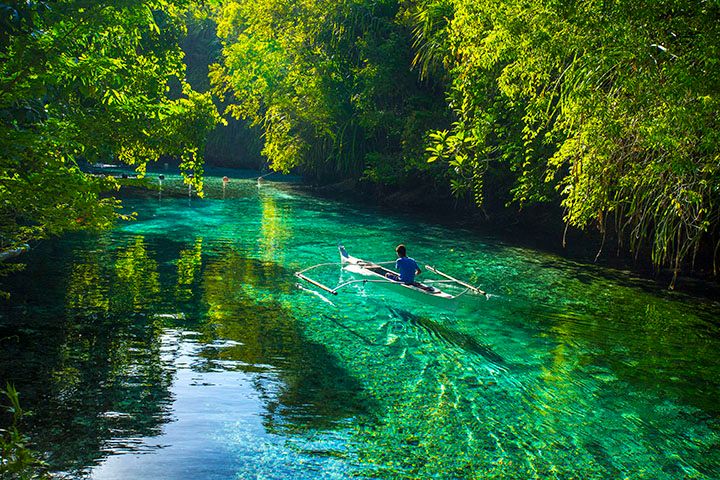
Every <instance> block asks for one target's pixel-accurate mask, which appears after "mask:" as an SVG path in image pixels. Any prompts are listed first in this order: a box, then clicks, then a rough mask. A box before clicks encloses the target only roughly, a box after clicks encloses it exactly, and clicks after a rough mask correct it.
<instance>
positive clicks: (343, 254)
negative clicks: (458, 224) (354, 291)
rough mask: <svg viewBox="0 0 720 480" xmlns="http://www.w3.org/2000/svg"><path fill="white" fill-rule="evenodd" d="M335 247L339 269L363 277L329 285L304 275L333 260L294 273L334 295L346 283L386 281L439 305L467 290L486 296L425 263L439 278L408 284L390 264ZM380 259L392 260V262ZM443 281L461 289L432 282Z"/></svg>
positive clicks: (386, 283) (389, 285) (406, 292)
mask: <svg viewBox="0 0 720 480" xmlns="http://www.w3.org/2000/svg"><path fill="white" fill-rule="evenodd" d="M338 249H339V251H340V265H341V267H342V269H343V270H344V271H347V272H350V273H354V274H357V275H361V276H363V277H365V278H363V279H354V280H350V281H346V282H343V283H340V284H339V285H337V286H335V287H328V286H326V285H324V284H322V283H320V282H319V281H317V280H315V279H312V278H310V277H308V276H307V275H305V273H306V272H308V271H310V270H312V269H315V268H318V267H322V266H327V265H336V264H334V263H321V264H318V265H313V266H311V267H308V268H306V269H304V270H300V271H299V272H295V276H296V277H297V278H299V279H301V280H304V281H306V282H308V283H310V284H311V285H314V286H316V287H318V288H320V289H322V290H325V291H326V292H329V293H331V294H333V295H337V294H338V290H339V289H341V288H344V287H346V286H348V285H352V284H357V283H377V284H380V285H386V286H388V287H391V288H392V289H393V291H394V292H395V293H398V294H401V295H405V296H411V297H414V298H422V299H424V300H433V301H432V303H434V304H439V305H444V304H448V306H449V304H453V303H454V302H453V301H454V300H456V299H457V298H459V297H461V296H463V295H466V294H476V295H484V296H486V297H487V294H486V293H485V292H484V291H482V290H480V289H479V288H477V287H474V286H472V285H470V284H468V283H466V282H463V281H461V280H458V279H456V278H453V277H451V276H450V275H447V274H445V273H443V272H441V271H439V270H437V269H435V268H433V267H431V266H429V265H426V267H425V268H426V269H427V270H428V271H430V272H432V273H434V274H436V275H438V276H439V277H442V279H441V280H426V281H425V282H414V283H411V284H407V283H404V282H401V281H399V280H398V279H399V275H398V273H397V272H395V271H393V270H391V269H389V268H385V267H383V266H382V264H381V263H375V262H369V261H366V260H362V259H360V258H357V257H353V256H351V255H350V254H348V253H347V250H346V249H345V247H343V246H339V247H338ZM382 263H383V264H387V263H392V264H394V263H395V262H382ZM443 284H444V285H454V286H455V289H456V290H457V289H458V288H459V289H460V290H459V291H458V292H457V293H455V294H451V293H449V292H446V291H443V290H441V289H440V288H438V287H436V286H435V285H443Z"/></svg>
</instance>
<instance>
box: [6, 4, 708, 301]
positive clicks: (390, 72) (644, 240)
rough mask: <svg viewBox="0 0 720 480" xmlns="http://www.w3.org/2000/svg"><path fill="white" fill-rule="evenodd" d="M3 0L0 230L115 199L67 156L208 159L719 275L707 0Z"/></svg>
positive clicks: (20, 234) (73, 219)
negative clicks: (449, 208) (448, 208)
mask: <svg viewBox="0 0 720 480" xmlns="http://www.w3.org/2000/svg"><path fill="white" fill-rule="evenodd" d="M0 7H1V8H2V12H3V15H2V17H0V30H1V31H2V32H3V35H2V36H1V37H0V56H1V57H2V58H3V59H4V60H5V61H3V62H2V63H1V66H0V166H1V167H2V168H1V169H0V250H1V251H13V250H14V249H17V248H20V246H22V245H24V244H29V243H31V242H32V241H34V240H38V239H43V238H48V237H52V236H57V235H60V234H62V233H65V232H72V231H79V230H102V229H107V228H111V226H112V225H113V222H114V221H116V220H118V219H124V218H126V217H124V216H123V214H122V213H121V205H120V200H118V199H117V198H116V196H115V193H117V191H118V189H119V188H120V184H119V183H118V181H117V180H116V179H113V178H109V177H95V176H91V175H87V174H86V173H84V172H83V171H82V169H81V168H80V167H79V165H80V164H81V163H83V162H88V163H90V164H92V163H122V164H125V165H129V166H130V167H132V168H135V169H136V170H137V171H138V173H143V172H145V170H146V168H147V165H148V164H150V163H153V162H158V161H165V160H166V159H173V162H175V163H177V164H179V167H180V170H181V172H182V173H183V178H184V180H183V181H184V183H185V184H186V185H188V186H189V187H190V188H192V190H193V191H196V192H197V193H198V195H202V194H203V190H202V174H203V165H204V161H205V158H208V159H212V163H223V162H224V163H226V164H229V165H232V166H235V167H254V168H258V166H261V165H266V166H267V167H268V168H270V169H271V170H273V171H278V172H284V173H288V172H293V173H297V174H300V175H302V176H304V177H305V178H308V179H311V181H313V182H316V183H317V184H318V185H335V187H332V188H337V189H340V188H341V187H342V185H346V186H349V187H350V188H349V189H350V190H354V189H355V187H357V186H359V187H357V188H361V189H362V191H363V192H365V193H367V192H370V193H372V194H373V195H375V196H379V197H382V200H383V202H385V203H389V204H394V205H398V204H401V203H415V204H420V205H419V206H420V208H430V207H432V205H433V204H435V203H436V202H440V203H442V204H443V205H453V207H455V205H457V206H458V208H460V209H461V211H462V212H470V213H468V217H469V219H471V220H472V221H476V222H477V223H479V224H481V227H480V228H482V225H485V224H487V225H498V224H499V225H500V226H503V227H504V226H506V225H514V224H518V225H523V228H526V227H534V226H535V225H540V226H544V225H546V224H549V225H550V227H549V228H541V229H538V230H535V231H533V234H537V235H538V236H547V235H550V236H551V238H552V236H555V235H560V244H561V245H563V244H572V242H566V240H568V238H569V237H572V238H570V240H573V239H576V238H579V239H580V240H579V241H581V242H587V243H588V244H589V245H594V244H595V243H597V239H598V238H599V243H600V244H601V245H602V246H601V247H598V248H594V249H595V250H596V252H601V253H600V255H599V256H598V259H599V260H601V261H607V262H612V261H613V260H612V258H613V255H614V253H613V252H619V253H620V256H621V257H627V258H633V259H634V260H633V264H634V265H636V266H639V268H641V269H643V270H644V269H646V266H647V265H650V266H652V267H651V270H654V271H656V272H659V274H660V275H661V276H664V274H665V272H668V271H670V272H672V276H671V279H670V280H669V282H668V283H669V285H670V287H671V288H673V287H674V285H675V283H676V279H677V278H678V276H680V275H688V274H692V275H697V276H698V277H700V278H707V279H710V280H712V279H717V274H718V266H719V265H720V261H719V260H720V164H719V163H718V158H720V148H719V146H720V124H719V123H718V118H717V111H718V110H720V70H718V69H717V68H715V67H716V63H717V57H718V52H720V42H719V41H718V38H720V23H718V22H717V21H715V20H716V19H717V18H718V16H720V5H718V4H717V2H701V3H697V2H686V1H680V0H672V1H671V0H667V1H662V2H660V3H658V2H639V3H638V2H635V1H629V0H627V1H626V0H623V1H620V2H615V3H613V4H603V3H592V2H591V3H587V2H586V3H583V4H581V5H574V4H573V5H564V4H553V3H550V4H548V3H547V2H544V1H542V0H532V1H530V3H528V2H520V1H519V0H479V1H478V0H413V1H410V2H398V1H395V0H383V1H381V2H376V1H365V0H353V1H345V0H342V1H340V2H335V3H327V2H319V1H317V2H316V1H313V2H306V3H303V4H302V5H298V4H296V2H293V1H291V0H279V1H277V2H274V3H273V4H272V5H264V4H257V3H255V2H251V1H248V0H214V1H211V2H195V1H193V0H181V1H176V2H172V4H168V3H167V2H159V1H155V0H130V1H128V2H124V3H123V5H122V6H118V5H116V4H115V3H113V2H107V1H99V2H93V3H92V4H88V3H87V2H84V1H80V0H64V1H62V2H50V1H37V2H30V3H22V2H21V3H8V4H5V3H2V4H0ZM106 32H113V34H112V35H107V34H106ZM223 158H224V160H222V161H221V160H219V159H223ZM417 191H419V192H423V194H422V195H419V196H415V195H414V194H413V193H412V192H417ZM438 199H439V200H438ZM423 202H425V204H426V205H423ZM427 204H429V206H427ZM498 219H499V223H494V222H497V221H498ZM556 225H558V226H557V227H556ZM561 231H562V232H564V233H560V232H561ZM577 232H580V233H577ZM568 236H569V237H568ZM538 240H539V241H541V242H544V241H545V240H544V239H538ZM0 268H2V269H3V270H4V269H5V268H6V265H2V266H0Z"/></svg>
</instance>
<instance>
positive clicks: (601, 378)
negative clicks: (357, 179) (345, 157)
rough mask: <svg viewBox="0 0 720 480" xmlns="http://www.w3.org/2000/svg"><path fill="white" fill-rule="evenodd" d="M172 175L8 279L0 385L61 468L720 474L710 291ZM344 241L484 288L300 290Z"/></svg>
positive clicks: (300, 198)
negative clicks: (468, 293)
mask: <svg viewBox="0 0 720 480" xmlns="http://www.w3.org/2000/svg"><path fill="white" fill-rule="evenodd" d="M167 177H168V178H167V179H166V181H165V184H164V195H163V196H162V197H159V196H158V194H156V193H152V194H148V195H141V196H137V197H130V198H128V199H126V205H127V208H128V209H131V210H133V211H136V212H137V220H136V221H134V222H130V223H124V224H121V225H119V226H118V227H117V228H116V229H114V230H113V231H110V232H107V233H104V234H101V235H72V236H67V237H65V238H62V239H60V240H56V241H48V242H44V243H42V244H40V245H38V246H37V248H35V249H34V250H33V251H31V252H30V253H29V254H27V255H25V256H24V257H23V258H22V260H23V261H24V262H26V263H27V264H28V267H27V268H26V270H25V271H24V272H21V273H19V274H16V275H13V276H12V277H9V278H8V279H7V280H6V281H5V285H4V289H5V290H7V291H9V292H10V294H11V297H10V299H9V300H7V301H4V303H3V306H2V310H0V358H1V359H2V363H1V364H0V380H2V381H3V382H4V381H5V380H11V381H13V382H14V383H15V385H16V387H17V388H18V389H19V390H20V391H21V392H22V399H23V402H24V404H25V406H26V407H29V408H30V409H31V410H33V411H34V416H33V417H31V419H30V423H29V424H28V425H27V429H29V432H28V433H30V434H31V435H32V437H33V439H34V441H35V446H36V448H38V449H40V450H43V451H46V452H47V453H48V461H49V462H50V465H51V466H52V468H53V470H54V471H55V472H56V473H57V475H58V476H60V475H65V476H69V477H73V478H76V477H87V478H95V479H127V478H136V479H142V478H152V479H157V478H177V479H182V478H188V479H191V478H192V479H195V478H208V479H215V478H217V479H226V478H268V479H271V478H277V479H282V478H293V479H295V478H308V479H311V478H347V477H352V476H355V477H368V478H493V477H497V478H501V477H503V478H625V477H629V478H648V479H665V478H667V479H671V478H672V479H674V478H707V479H710V478H718V477H720V450H719V449H717V445H718V442H719V441H720V421H719V414H720V406H718V403H717V398H718V393H720V389H719V383H720V360H718V356H717V352H718V351H720V335H718V333H720V332H719V325H718V318H720V315H719V313H720V305H718V304H717V303H716V302H712V301H708V300H703V299H698V298H692V297H688V296H684V295H681V294H678V293H671V292H667V291H664V290H663V289H661V288H658V287H657V286H656V285H654V284H652V283H650V282H648V281H645V280H639V279H635V278H632V277H631V276H630V275H629V274H627V273H624V272H618V271H613V270H606V269H602V268H598V267H596V266H589V265H585V264H577V263H573V262H571V261H568V260H563V259H561V258H559V257H556V256H554V255H550V254H546V253H542V252H539V251H534V250H530V249H525V248H520V247H514V246H512V245H508V244H506V243H502V242H500V241H498V240H496V239H493V238H489V237H479V236H478V235H477V234H473V233H470V232H466V231H463V230H457V229H450V228H447V227H444V226H438V225H436V224H431V223H425V222H423V221H421V220H419V219H418V218H416V217H412V216H402V217H400V216H392V215H388V214H386V213H383V212H379V211H377V210H374V209H371V208H366V207H362V208H361V207H354V206H351V205H347V204H342V203H337V202H332V201H328V200H322V199H318V198H315V197H313V196H310V195H308V194H306V193H303V192H302V191H301V190H299V189H298V188H296V187H295V186H294V185H293V184H292V183H281V182H275V181H268V182H265V183H264V184H262V185H261V186H260V187H258V185H257V183H256V181H255V180H254V179H245V180H243V179H233V180H232V181H231V182H230V184H228V185H227V187H226V188H225V189H223V188H222V182H221V180H220V177H209V178H208V183H207V198H206V199H203V200H200V199H197V198H195V197H193V198H192V199H189V198H188V197H187V196H183V195H180V196H177V195H175V196H173V195H170V194H171V193H173V192H175V193H177V192H182V187H181V186H180V183H179V179H178V178H177V177H175V176H173V175H167ZM339 242H342V243H344V244H345V245H346V247H347V248H348V250H349V251H350V253H351V254H353V255H356V256H359V257H362V258H367V259H373V260H376V261H383V260H392V259H393V257H394V252H393V250H394V247H395V245H396V244H398V243H401V242H403V243H406V244H407V245H408V247H409V250H410V251H409V253H410V255H411V256H413V257H415V258H416V259H417V260H419V261H420V263H421V264H422V263H432V264H433V265H435V266H436V267H437V268H440V269H441V270H443V271H447V272H448V273H451V274H452V275H454V276H456V277H460V278H463V279H468V280H470V281H471V282H473V283H476V284H478V285H479V286H480V287H481V288H482V289H484V290H487V291H488V292H490V293H492V295H491V297H490V299H489V300H485V299H484V298H482V297H480V298H475V299H473V300H471V301H467V302H465V303H464V304H463V305H462V306H461V307H460V308H459V309H457V310H455V311H452V310H445V309H439V308H437V306H434V305H429V304H424V303H422V302H417V301H413V299H411V298H406V297H396V296H394V295H392V292H391V291H388V290H387V289H382V288H377V287H378V286H376V285H371V284H368V285H362V284H358V285H354V286H352V287H349V288H348V289H347V290H346V291H344V292H342V293H341V294H340V295H338V296H336V297H334V296H331V295H328V294H324V292H318V291H314V290H311V289H301V288H298V287H297V285H296V279H295V277H294V276H293V272H294V271H296V270H298V269H300V268H303V267H306V266H309V265H312V264H316V263H321V262H335V261H337V244H338V243H339ZM313 275H314V276H315V277H316V278H317V279H319V280H321V281H322V282H324V283H327V284H332V285H334V284H337V283H338V282H339V281H341V280H344V279H347V278H348V274H347V273H343V272H341V271H340V270H339V268H338V267H337V266H332V265H331V266H328V267H324V268H321V269H318V270H315V271H314V272H313ZM306 287H310V286H309V285H306ZM321 293H322V294H321Z"/></svg>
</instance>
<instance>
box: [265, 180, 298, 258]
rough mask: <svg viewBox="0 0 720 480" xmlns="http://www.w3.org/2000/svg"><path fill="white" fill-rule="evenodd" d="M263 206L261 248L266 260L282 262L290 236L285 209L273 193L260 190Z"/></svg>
mask: <svg viewBox="0 0 720 480" xmlns="http://www.w3.org/2000/svg"><path fill="white" fill-rule="evenodd" d="M258 192H259V194H258V195H259V198H260V207H261V227H260V239H259V242H260V249H261V252H262V258H263V260H266V261H274V262H278V263H282V262H283V259H284V258H285V252H286V251H287V248H286V245H285V242H286V241H287V239H288V238H289V237H290V234H291V232H290V228H289V223H288V221H287V218H286V214H285V210H284V208H283V207H282V206H278V204H277V202H276V199H275V197H274V196H273V194H272V193H269V192H266V191H264V190H262V189H259V190H258Z"/></svg>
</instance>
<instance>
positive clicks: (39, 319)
mask: <svg viewBox="0 0 720 480" xmlns="http://www.w3.org/2000/svg"><path fill="white" fill-rule="evenodd" d="M272 222H273V223H272V225H274V226H273V227H272V228H270V227H267V228H264V229H263V232H265V233H264V235H267V239H268V242H270V243H269V244H273V245H279V244H277V243H276V242H277V241H279V240H278V239H281V238H283V234H282V233H280V229H281V227H279V225H280V223H277V222H275V221H272ZM263 238H265V237H263ZM97 241H98V240H97V239H96V238H90V239H86V240H83V241H80V242H78V241H77V239H75V240H74V242H73V243H75V244H76V248H75V249H74V250H73V251H72V252H70V253H69V254H68V255H66V256H63V257H62V260H61V261H59V262H57V263H55V264H54V265H52V270H53V273H52V276H54V277H55V278H63V277H65V278H67V283H66V284H63V283H61V282H50V283H49V284H48V285H46V286H45V287H47V288H45V287H42V288H37V289H29V290H23V289H20V290H16V291H14V292H13V304H12V305H17V304H18V303H20V304H25V305H32V307H30V308H26V309H25V311H22V312H21V314H20V315H17V313H18V311H17V308H16V307H13V306H12V305H8V304H6V305H5V308H6V309H7V308H11V309H14V311H13V312H12V314H13V322H14V323H13V325H11V326H9V327H8V328H9V329H10V330H13V329H18V328H20V326H22V328H23V329H26V330H27V329H30V330H32V335H29V336H25V337H18V338H17V339H16V340H15V341H14V348H13V349H12V350H7V349H4V350H3V355H2V358H1V359H2V367H0V377H1V378H2V380H3V381H5V380H13V381H15V382H16V384H17V385H18V387H19V388H20V389H21V390H22V391H23V394H24V396H25V398H26V401H27V402H29V403H30V404H29V405H28V406H31V407H32V408H33V409H34V410H35V411H36V412H37V415H36V416H35V421H34V425H33V431H34V433H35V435H34V436H35V438H37V442H38V446H39V447H40V448H41V449H42V450H45V451H48V452H50V454H51V457H50V462H51V465H52V466H53V468H54V469H56V470H58V471H64V472H74V473H72V474H73V475H75V474H79V473H80V472H82V471H85V470H86V469H87V468H89V467H91V466H92V465H95V464H97V463H98V462H100V461H102V459H103V458H104V457H105V456H106V455H108V454H117V453H123V452H132V451H136V450H142V449H144V448H147V442H145V441H142V440H141V439H142V438H148V437H152V436H156V435H159V434H161V428H162V426H163V425H164V424H165V423H166V422H168V421H170V420H171V418H172V412H173V402H174V397H173V393H172V386H173V383H174V378H175V376H176V375H178V373H179V371H180V370H179V369H183V368H186V367H185V366H183V365H184V363H182V362H184V361H185V360H182V361H180V360H179V358H178V357H177V355H176V354H174V353H173V351H174V350H178V348H175V349H173V348H170V349H169V348H168V345H165V344H164V343H163V342H164V341H163V338H165V339H166V340H167V339H168V338H176V339H177V338H181V339H182V336H180V337H178V336H177V335H170V336H168V335H167V332H168V329H169V328H181V329H183V330H185V331H196V332H198V336H197V337H196V338H195V339H193V342H197V345H198V348H197V350H196V352H195V354H194V357H193V358H192V360H191V364H190V368H191V369H192V370H193V371H196V372H199V373H202V372H228V371H234V372H243V373H244V374H247V375H250V376H251V378H252V385H254V387H255V389H256V390H257V392H258V394H259V399H260V401H261V402H262V404H263V405H264V407H263V413H262V414H261V415H262V418H263V423H264V425H265V428H266V430H267V431H268V432H273V431H277V432H283V431H284V432H294V431H302V430H307V429H327V428H332V427H333V426H334V425H336V424H338V422H342V421H344V420H345V419H348V418H354V417H357V416H363V415H367V414H369V412H371V411H373V408H374V405H373V402H372V400H370V399H369V398H367V396H366V395H365V394H364V393H363V388H362V385H361V384H360V383H359V382H358V381H357V380H356V379H355V378H354V377H353V376H352V375H350V374H348V372H347V371H346V370H345V369H344V368H343V367H342V366H341V365H340V364H339V363H338V361H337V359H336V358H334V357H333V355H332V354H331V352H329V351H328V349H327V348H326V347H325V346H324V345H322V344H319V343H316V342H313V341H311V340H309V339H308V338H306V336H305V335H304V333H303V328H302V326H301V325H300V324H299V323H298V321H297V319H296V318H295V317H294V316H293V314H292V313H291V312H290V311H289V310H288V305H285V304H283V302H280V301H278V300H277V299H276V297H275V296H273V295H271V290H273V291H274V292H278V291H280V292H283V291H284V292H286V293H287V292H290V291H291V289H292V282H286V281H285V280H287V279H290V278H292V274H291V272H289V271H287V270H286V269H285V268H283V267H281V266H280V265H279V264H277V263H274V262H269V261H266V260H259V259H253V258H246V257H243V256H242V254H241V253H240V252H238V251H236V250H235V249H234V248H233V247H232V245H231V244H228V243H219V244H217V245H214V246H213V247H212V248H209V250H211V251H212V252H213V256H212V257H206V256H204V254H203V249H204V246H205V244H206V243H207V242H205V240H204V239H203V238H202V237H198V238H196V240H195V241H194V242H193V243H191V244H189V245H186V244H182V243H173V242H167V241H163V245H162V249H161V247H160V246H159V244H158V243H157V242H156V239H154V238H148V237H147V236H142V235H136V234H133V235H130V236H123V235H117V236H116V238H115V239H114V241H113V248H102V249H94V248H88V247H90V246H91V245H92V244H93V243H94V242H97ZM78 243H79V244H78ZM160 249H161V250H162V261H158V260H157V259H156V257H157V254H156V253H155V252H157V251H158V250H160ZM36 254H37V255H40V256H42V255H43V254H44V252H42V251H38V252H36ZM161 265H165V266H163V267H162V268H161ZM172 265H175V266H176V267H175V268H168V267H167V266H172ZM42 272H43V265H42V264H39V263H35V264H32V265H31V268H30V269H29V271H28V272H27V275H28V278H35V277H36V276H37V277H42V276H43V275H42ZM45 273H47V272H45ZM173 290H174V292H175V295H174V296H172V297H170V298H163V297H162V292H168V291H173ZM59 299H63V300H64V301H58V300H59ZM173 299H174V300H173ZM3 317H4V318H9V317H10V315H9V314H8V313H7V311H6V313H5V314H3ZM49 323H52V324H53V325H54V326H55V328H54V329H53V330H51V332H50V334H48V329H47V326H46V325H47V324H49ZM33 329H37V332H38V333H39V332H41V331H42V332H43V333H42V335H43V336H44V338H43V340H42V341H41V342H35V341H34V339H35V335H36V333H35V330H33ZM165 343H167V342H166V341H165ZM11 352H12V354H14V355H16V357H15V358H12V359H11V361H9V362H8V361H7V360H10V358H8V357H7V356H6V355H5V354H6V353H11ZM178 362H180V363H178ZM33 364H35V365H37V366H38V367H40V368H34V367H31V365H33ZM13 366H17V367H18V370H17V371H18V372H19V374H13V373H12V372H13Z"/></svg>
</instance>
